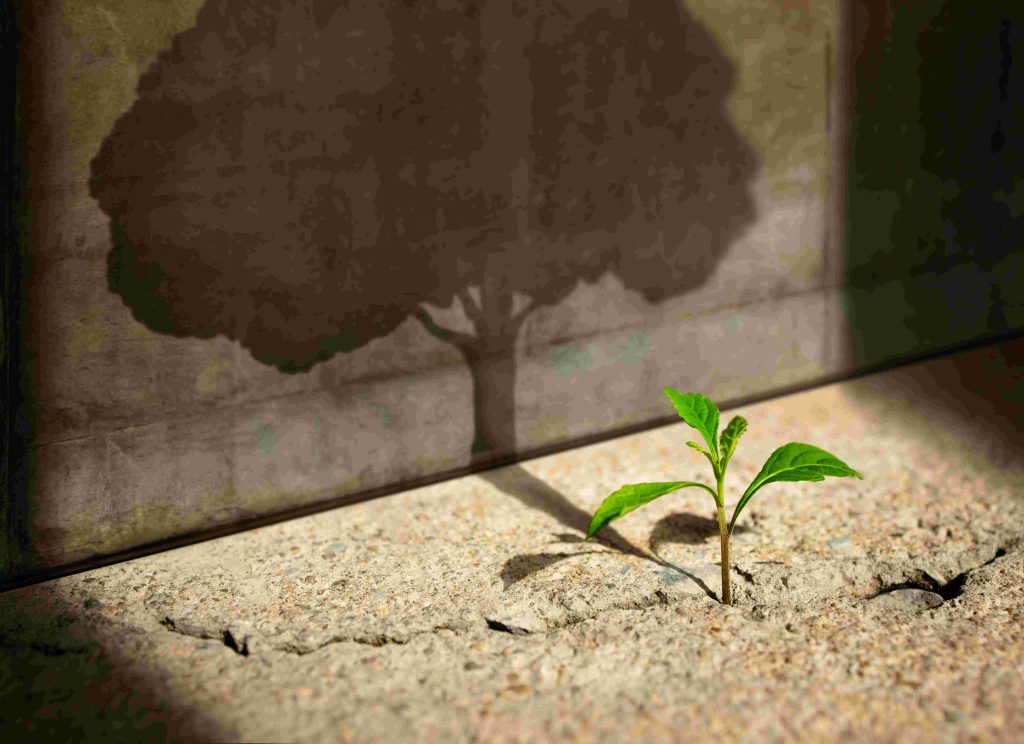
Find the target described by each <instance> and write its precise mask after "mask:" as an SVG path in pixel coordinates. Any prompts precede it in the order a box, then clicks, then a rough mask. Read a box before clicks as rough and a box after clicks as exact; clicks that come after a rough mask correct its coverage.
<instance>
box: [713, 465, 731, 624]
mask: <svg viewBox="0 0 1024 744" xmlns="http://www.w3.org/2000/svg"><path fill="white" fill-rule="evenodd" d="M722 480H723V479H722V478H721V477H719V478H718V498H717V499H716V502H717V503H718V531H719V533H720V534H721V536H722V604H727V605H731V604H732V588H731V587H730V586H729V527H728V524H727V523H726V521H725V493H724V490H725V489H724V484H723V483H722Z"/></svg>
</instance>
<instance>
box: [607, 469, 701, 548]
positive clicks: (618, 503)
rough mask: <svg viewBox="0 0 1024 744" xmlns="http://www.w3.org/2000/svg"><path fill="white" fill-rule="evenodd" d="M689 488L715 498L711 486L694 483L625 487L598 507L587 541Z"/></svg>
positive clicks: (637, 484) (641, 484) (678, 482)
mask: <svg viewBox="0 0 1024 744" xmlns="http://www.w3.org/2000/svg"><path fill="white" fill-rule="evenodd" d="M687 486H696V487H697V488H703V489H704V490H705V491H707V492H708V493H710V494H711V495H712V496H715V492H714V491H713V490H712V489H711V487H710V486H706V485H704V484H703V483H694V482H692V481H676V482H674V483H633V484H632V485H628V486H623V487H622V488H620V489H619V490H618V491H615V492H614V493H613V494H611V495H610V496H609V497H608V498H606V499H605V500H604V501H602V502H601V506H599V507H597V511H596V512H594V518H593V519H591V520H590V526H589V527H588V528H587V539H589V538H591V537H593V536H594V535H595V534H596V533H597V531H598V530H599V529H601V528H602V527H604V526H605V525H606V524H608V523H609V522H611V521H613V520H615V519H618V518H619V517H621V516H623V515H625V514H629V512H631V511H633V510H634V509H636V508H638V507H641V506H643V505H644V504H646V503H647V502H648V501H653V500H654V499H656V498H658V497H659V496H664V495H665V494H666V493H671V492H672V491H678V490H679V489H680V488H686V487H687Z"/></svg>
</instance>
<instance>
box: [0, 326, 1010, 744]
mask: <svg viewBox="0 0 1024 744" xmlns="http://www.w3.org/2000/svg"><path fill="white" fill-rule="evenodd" d="M1022 348H1024V345H1022V344H1021V342H1013V343H1005V344H1002V345H1000V346H993V347H987V348H983V349H976V350H973V351H969V352H964V353H961V354H958V355H954V356H952V357H944V358H939V359H933V360H930V361H926V362H922V363H918V364H914V365H909V366H905V367H901V368H898V369H893V370H889V371H886V372H882V373H878V374H875V375H870V376H866V377H862V378H859V379H856V380H852V381H847V382H842V383H838V384H833V385H828V386H824V387H819V388H816V389H813V390H810V391H806V392H801V393H797V394H793V395H788V396H783V397H779V398H775V399H773V400H770V401H767V402H762V403H758V404H754V405H748V406H742V407H739V408H736V409H732V410H729V411H726V412H723V424H724V422H725V421H727V420H728V418H729V417H731V416H732V415H734V414H741V415H743V416H745V417H746V418H747V419H748V420H749V422H750V428H749V430H748V431H747V433H746V434H745V435H744V437H743V438H742V439H741V441H740V443H739V447H738V449H737V452H736V455H735V457H734V459H733V462H732V465H731V467H730V473H729V475H728V479H727V487H728V489H729V491H728V494H729V495H728V496H727V502H730V503H733V502H735V500H736V498H737V496H738V495H739V494H740V493H741V492H742V489H743V488H744V487H745V486H746V484H747V483H748V482H749V481H750V480H751V479H752V478H753V476H754V475H755V474H756V473H757V472H758V470H759V469H760V466H761V464H762V463H763V462H764V460H765V458H766V457H767V456H768V454H769V453H770V452H771V451H772V450H773V449H775V447H777V446H778V445H780V444H783V443H785V442H788V441H802V442H809V443H812V444H816V445H818V446H821V447H824V448H825V449H827V450H829V451H830V452H832V453H834V454H835V455H837V456H838V457H840V458H841V459H843V460H844V461H845V462H847V463H849V464H850V465H851V466H852V467H854V468H856V469H857V470H859V471H860V472H862V473H863V474H864V476H865V479H864V480H863V481H859V480H855V479H852V478H844V479H838V478H837V479H828V480H827V481H825V482H823V483H776V484H772V485H770V486H768V487H766V488H765V489H764V490H762V491H761V492H759V493H758V494H757V496H756V497H755V498H754V499H753V501H752V502H751V504H750V506H749V507H748V508H747V510H746V511H745V512H744V514H743V516H742V517H741V519H740V523H739V524H740V527H739V528H738V529H737V533H736V535H735V536H734V540H733V544H732V556H731V563H732V579H733V592H734V597H735V604H734V605H733V606H731V607H726V606H724V605H722V604H720V603H719V602H718V601H717V598H716V597H717V594H718V592H719V576H720V566H719V563H718V561H719V545H718V534H717V523H716V521H715V519H714V514H715V511H714V503H713V502H712V500H711V498H710V496H708V495H707V494H706V493H704V492H702V491H699V490H697V489H688V490H683V491H680V492H677V493H673V494H670V495H668V496H665V497H663V498H661V499H658V500H656V501H653V502H651V503H650V504H648V505H646V506H644V507H643V508H641V509H639V510H637V511H635V512H633V513H631V514H629V515H628V516H626V517H624V518H622V519H621V520H619V521H617V522H615V523H614V524H613V526H612V528H610V529H606V530H605V531H604V532H603V533H601V538H600V539H597V540H591V541H589V542H584V541H583V536H584V533H585V530H586V526H587V523H588V521H589V517H590V514H591V513H592V512H593V511H594V509H596V508H597V506H598V504H599V503H600V502H601V501H602V499H603V498H604V497H605V496H606V495H607V494H609V493H610V492H611V491H613V490H615V489H616V488H618V487H619V486H621V485H623V484H625V483H632V482H649V481H669V480H697V479H700V480H706V479H707V477H708V475H709V474H708V473H707V472H706V471H707V469H708V466H707V463H706V462H705V461H704V460H703V458H702V457H701V456H700V455H699V454H698V453H696V452H693V451H692V450H690V449H688V448H687V447H686V446H685V442H686V440H688V439H693V438H696V437H695V436H694V432H693V431H692V430H691V429H689V427H687V426H686V425H685V424H684V423H682V422H680V423H679V424H677V425H671V426H667V427H662V428H658V429H654V430H650V431H646V432H642V433H639V434H634V435H630V436H626V437H621V438H618V439H614V440H610V441H605V442H602V443H599V444H595V445H591V446H586V447H581V448H577V449H573V450H570V451H567V452H563V453H560V454H556V455H551V456H547V457H544V458H540V459H535V460H530V461H527V462H523V463H520V464H518V465H512V466H509V467H505V468H502V469H498V470H492V471H489V472H486V473H482V474H479V475H473V476H467V477H463V478H459V479H456V480H451V481H447V482H444V483H439V484H436V485H432V486H429V487H425V488H420V489H416V490H411V491H406V492H403V493H399V494H396V495H394V496H390V497H386V498H382V499H377V500H374V501H371V502H367V503H362V504H359V505H356V506H351V507H347V508H343V509H337V510H334V511H329V512H324V513H320V514H316V515H314V516H310V517H306V518H302V519H296V520H293V521H289V522H285V523H280V524H276V525H272V526H269V527H265V528H261V529H257V530H253V531H249V532H244V533H240V534H236V535H233V536H230V537H225V538H221V539H217V540H212V541H208V542H204V543H201V544H197V545H193V546H190V547H186V548H181V549H178V550H172V551H168V552H165V553H161V554H158V555H152V556H149V557H145V558H140V559H137V560H132V561H128V562H124V563H119V564H116V565H112V566H108V567H106V568H102V569H98V570H94V571H89V572H86V573H81V574H77V575H74V576H68V577H65V578H61V579H57V580H54V581H49V582H45V583H42V584H37V585H34V586H30V587H26V588H22V589H18V590H14V591H10V592H7V593H5V594H3V595H0V644H2V646H3V654H2V655H0V700H2V701H3V703H2V706H0V740H3V741H19V740H20V741H40V740H47V739H61V740H76V741H83V740H96V741H122V740H123V741H139V740H155V741H163V740H184V741H194V740H201V741H289V742H291V741H295V742H321V741H323V742H396V741H425V742H471V741H472V742H475V741H487V742H546V741H550V742H563V741H602V742H604V741H607V742H618V741H629V742H633V741H637V742H643V741H651V742H659V741H739V742H743V741H750V742H759V743H760V742H783V741H844V742H845V741H851V742H886V741H899V742H961V741H997V742H1004V741H1005V742H1019V741H1022V740H1024V703H1022V701H1024V550H1022V546H1021V536H1022V535H1024V457H1022V456H1021V454H1022V451H1024V438H1022V435H1021V433H1020V432H1021V415H1020V414H1021V410H1022V407H1024V374H1022V372H1021V371H1020V370H1021V369H1022V364H1021V362H1022V360H1024V353H1022ZM666 405H669V404H668V402H667V401H666ZM669 410H671V409H669Z"/></svg>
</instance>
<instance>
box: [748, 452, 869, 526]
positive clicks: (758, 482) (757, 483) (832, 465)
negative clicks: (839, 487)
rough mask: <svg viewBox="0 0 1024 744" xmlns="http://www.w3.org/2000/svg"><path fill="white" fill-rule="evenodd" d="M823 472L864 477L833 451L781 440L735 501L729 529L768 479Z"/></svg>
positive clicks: (817, 477) (806, 477) (815, 476)
mask: <svg viewBox="0 0 1024 744" xmlns="http://www.w3.org/2000/svg"><path fill="white" fill-rule="evenodd" d="M826 475H832V476H835V477H838V478H845V477H847V476H855V477H857V478H860V479H861V480H864V476H863V475H861V474H860V473H858V472H857V471H856V470H854V469H853V468H851V467H850V466H849V465H847V464H846V463H845V462H843V461H842V460H840V459H839V458H838V457H836V456H835V455H830V454H829V453H828V452H826V451H825V450H823V449H819V448H818V447H814V446H812V445H810V444H802V443H801V442H790V443H789V444H784V445H782V446H781V447H779V448H778V449H777V450H775V451H774V452H772V454H771V456H770V457H769V458H768V460H767V461H766V462H765V464H764V467H762V468H761V472H760V473H758V474H757V477H756V478H754V480H753V481H751V483H750V485H749V486H747V490H746V491H744V492H743V495H742V496H741V497H740V500H739V502H738V503H737V504H736V511H734V512H733V514H732V520H731V521H730V523H729V531H730V532H732V528H733V526H734V525H735V524H736V519H737V518H738V517H739V516H740V512H742V511H743V507H745V506H746V505H747V502H748V501H750V499H751V497H752V496H753V495H754V494H755V493H757V492H758V491H759V490H760V489H761V488H763V487H764V486H767V485H768V484H769V483H776V482H779V481H821V480H825V476H826Z"/></svg>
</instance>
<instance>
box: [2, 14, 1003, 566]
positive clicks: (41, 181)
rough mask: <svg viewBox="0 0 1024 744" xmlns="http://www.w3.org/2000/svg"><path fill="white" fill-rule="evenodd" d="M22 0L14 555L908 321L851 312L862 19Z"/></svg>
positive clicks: (81, 545)
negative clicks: (860, 328) (854, 325)
mask: <svg viewBox="0 0 1024 744" xmlns="http://www.w3.org/2000/svg"><path fill="white" fill-rule="evenodd" d="M27 5H28V6H29V7H26V8H24V9H23V10H22V17H21V19H20V23H19V25H20V28H21V29H22V37H21V43H20V54H21V65H20V68H19V70H20V76H21V78H20V91H21V95H22V98H21V103H20V111H21V112H22V114H23V118H22V124H23V127H22V129H21V132H22V140H21V143H20V145H19V148H20V149H19V152H20V153H21V154H22V157H23V160H24V166H25V171H24V178H23V181H22V185H23V194H22V201H21V212H20V214H21V217H22V222H21V227H22V232H21V236H20V243H21V249H22V250H21V252H20V253H19V254H18V255H19V258H18V260H17V261H16V262H15V265H14V269H13V270H14V271H16V273H17V279H18V283H17V288H18V290H19V292H16V293H15V294H14V296H13V298H11V301H10V302H9V307H11V308H13V312H14V314H15V315H16V319H17V323H16V324H15V325H16V329H15V330H16V331H17V334H16V335H15V336H14V337H12V338H13V339H14V341H16V345H14V346H13V347H12V355H9V357H8V359H9V360H10V365H11V369H12V370H13V372H14V378H13V381H12V383H11V389H12V395H13V396H14V399H15V400H16V402H17V404H18V405H17V411H16V413H17V414H18V415H17V418H16V421H15V424H16V425H15V426H14V431H15V435H16V436H15V442H14V445H15V446H14V447H13V450H12V451H13V453H14V455H15V456H17V460H16V461H14V460H12V462H14V465H13V469H12V473H11V476H10V478H11V484H10V488H9V499H8V502H7V509H6V514H5V516H6V518H7V519H8V525H7V529H8V535H9V538H8V547H7V550H6V551H5V553H6V555H5V558H6V560H7V565H6V567H5V569H4V571H5V573H6V575H7V576H8V577H18V576H27V575H30V574H32V573H33V572H38V571H40V570H43V569H45V568H47V567H54V566H66V565H69V564H74V563H76V562H81V561H88V560H92V559H96V558H97V557H102V556H109V555H113V554H120V553H123V552H124V551H126V550H131V549H134V548H138V547H139V546H147V545H149V546H152V545H155V544H158V543H160V542H161V541H165V540H168V539H176V538H182V537H188V536H190V535H197V534H201V533H209V532H210V531H211V530H217V529H227V528H231V527H232V526H237V525H239V524H243V523H246V522H247V521H249V522H251V520H254V519H260V518H265V517H270V516H273V515H279V514H283V513H287V512H288V511H289V510H296V509H303V508H315V507H317V506H322V505H325V504H330V503H339V501H343V500H345V499H348V498H358V497H361V496H365V495H368V494H373V493H376V492H380V491H381V490H387V489H394V488H398V487H401V486H402V485H406V484H411V483H415V482H420V481H422V480H423V479H429V478H433V477H438V476H441V475H443V474H445V473H448V472H454V471H458V470H461V469H465V468H467V467H479V466H485V465H487V464H489V463H493V462H497V461H500V460H503V459H507V458H509V457H512V456H515V455H516V454H517V453H518V454H529V453H531V452H536V451H540V450H543V449H545V448H551V447H561V446H567V445H569V444H571V443H572V442H574V441H580V440H581V439H585V438H588V437H593V436H600V435H606V434H609V433H611V432H615V431H619V430H623V429H625V428H628V427H635V426H640V425H644V424H650V423H655V422H657V421H659V420H664V419H665V417H666V414H668V413H669V412H670V409H669V408H668V407H667V403H666V401H665V400H664V398H663V396H662V394H661V389H662V388H663V387H665V386H672V387H677V388H681V389H683V390H692V391H700V392H703V393H705V394H707V395H709V396H711V397H713V398H714V399H716V400H718V401H720V402H722V403H726V404H727V403H728V402H729V401H735V400H738V399H741V398H744V397H750V396H758V395H765V394H769V393H771V392H772V391H777V390H781V389H784V388H788V387H793V386H800V385H807V384H810V383H813V382H815V381H817V380H822V379H825V378H828V377H832V376H835V375H838V374H843V373H847V372H850V371H852V370H854V369H856V368H858V367H863V366H869V365H871V364H873V363H876V362H878V361H879V360H884V359H889V358H894V357H898V356H900V355H904V356H905V355H910V354H913V353H914V352H915V351H916V350H918V348H919V347H922V346H924V345H926V344H923V343H922V341H921V337H920V334H918V336H915V335H914V333H913V332H911V333H910V335H903V336H899V337H898V338H897V340H895V341H893V342H892V343H891V344H888V345H887V346H885V349H884V351H878V350H876V349H875V348H874V347H871V346H870V344H867V343H866V342H864V341H863V339H864V338H866V337H868V336H870V337H872V338H873V337H874V334H867V335H865V334H863V333H859V332H857V333H851V331H850V324H851V318H855V319H856V322H858V323H860V322H861V320H862V319H863V318H864V317H865V315H864V313H865V312H876V313H877V312H883V313H884V307H885V306H884V305H880V304H873V300H872V299H871V297H869V296H868V295H870V294H871V292H872V291H873V290H872V287H873V286H874V283H875V281H876V280H873V279H872V280H867V281H861V282H859V283H857V284H856V285H854V284H850V283H848V282H847V272H846V269H845V267H844V250H843V245H842V243H841V241H840V238H841V237H843V236H844V235H845V238H846V250H845V259H846V260H850V259H851V257H852V258H853V259H854V261H853V262H854V263H855V264H856V265H857V266H860V265H861V264H862V263H864V262H863V261H861V260H860V256H861V255H862V252H859V251H860V249H859V248H857V247H856V246H861V245H862V244H863V243H864V242H865V241H867V240H868V238H866V237H865V236H862V235H860V234H859V233H857V231H856V229H854V228H853V227H847V229H846V230H845V233H844V227H843V226H844V224H848V223H844V222H843V221H842V215H843V211H844V209H848V210H849V211H851V212H852V213H854V214H858V215H859V214H860V213H861V212H860V210H862V209H864V208H865V207H864V204H867V203H874V202H871V199H872V198H874V197H872V196H870V195H867V191H866V189H871V188H875V187H873V186H868V185H867V184H865V183H862V182H861V181H857V180H856V179H854V178H852V177H851V188H850V189H849V193H850V194H851V196H850V197H849V198H848V199H846V198H845V197H844V196H843V195H844V194H846V193H847V189H845V188H844V186H845V179H846V177H847V169H846V160H847V158H846V147H847V145H848V143H851V142H852V143H862V142H863V140H862V139H858V138H857V136H859V135H857V133H858V132H859V131H860V129H861V128H863V127H865V126H866V124H865V121H866V119H864V118H863V117H864V116H868V114H867V113H865V114H863V116H862V117H861V118H855V119H853V121H854V122H855V127H854V130H855V133H854V134H855V135H857V136H851V137H847V133H848V131H847V124H848V122H849V121H850V119H849V117H848V115H847V113H846V112H845V109H844V108H843V106H844V101H845V100H847V99H846V98H845V97H844V80H845V78H844V73H843V71H844V69H846V63H847V60H848V59H850V58H851V57H856V55H857V54H860V55H864V54H869V52H865V51H864V49H865V46H864V45H865V42H864V38H867V37H865V36H864V34H865V33H867V35H868V37H870V38H874V36H871V35H872V34H874V35H875V36H877V34H878V31H877V28H876V27H875V26H874V25H872V24H875V23H876V21H877V19H876V18H875V17H874V15H873V13H872V12H869V11H868V9H867V8H866V6H860V5H857V4H853V5H850V6H840V4H839V2H838V0H791V1H780V2H767V3H748V2H724V1H723V0H686V1H685V2H683V3H682V4H679V3H678V2H677V1H676V0H656V1H652V0H645V2H643V3H640V2H635V1H633V2H627V1H626V0H600V1H599V2H594V3H587V4H585V7H583V6H581V5H580V4H578V3H561V2H556V1H555V0H550V1H549V2H543V3H525V2H523V3H508V4H501V5H499V4H496V3H488V2H470V0H432V1H429V2H422V3H417V4H404V3H398V2H395V3H368V2H367V3H363V2H356V1H355V0H353V1H352V2H348V3H335V2H328V0H287V1H286V2H261V1H259V0H206V1H205V2H202V1H201V0H175V1H169V0H131V2H129V1H128V0H103V2H100V1H99V0H39V1H38V2H33V3H31V4H27ZM876 5H877V4H876ZM937 7H938V4H936V8H937ZM890 12H891V9H890ZM934 12H935V9H933V11H932V13H933V15H934ZM925 15H927V14H925ZM868 27H870V29H868ZM864 29H868V31H866V32H865V31H864ZM854 32H857V33H861V36H860V37H856V36H855V35H854ZM880 38H883V39H884V41H883V43H882V44H881V46H878V45H876V47H875V51H874V52H870V54H875V55H878V54H882V55H883V56H885V55H886V54H890V53H889V52H887V51H885V49H886V47H885V44H888V43H890V42H893V39H891V38H889V37H886V36H885V34H884V32H883V33H882V37H880ZM1014 38H1016V37H1014ZM854 44H859V45H860V46H858V47H857V48H856V49H854V48H853V45H854ZM879 50H881V51H879ZM900 54H904V55H906V54H908V52H906V51H905V50H904V51H902V52H900ZM858 59H860V58H858ZM866 59H867V58H866V57H865V58H864V59H863V60H861V63H862V64H869V63H868V62H866V61H865V60H866ZM872 59H873V58H872ZM901 59H902V58H901ZM893 64H896V65H902V64H905V61H899V60H897V62H893ZM858 74H860V73H858ZM909 74H910V73H908V75H909ZM851 80H852V81H854V82H858V83H862V81H861V78H860V77H856V76H854V77H853V78H851ZM908 84H909V83H908ZM858 100H859V99H858ZM869 109H870V107H867V106H865V112H867V111H868V110H869ZM870 110H875V109H870ZM880 115H883V116H891V115H890V114H888V113H886V114H880ZM851 146H852V145H851ZM884 159H885V158H884V156H882V160H884ZM853 161H856V163H854V164H853V165H851V168H852V169H853V172H855V173H856V174H859V173H860V172H861V170H860V169H861V162H862V158H861V159H859V158H858V157H854V158H851V162H853ZM858 177H859V176H858ZM855 181H856V182H855ZM876 201H877V200H876ZM897 203H898V201H897ZM857 229H859V228H857ZM865 229H867V228H865ZM870 229H872V230H877V229H879V228H878V225H877V224H876V223H874V222H872V227H871V228H870ZM891 237H892V238H893V240H894V241H898V240H899V239H901V238H900V236H899V235H898V234H896V233H892V234H891ZM875 238H877V235H876V234H873V235H872V238H871V240H872V241H874V242H873V246H874V247H872V248H871V250H878V248H877V246H878V243H877V241H876V240H874V239H875ZM851 245H854V246H855V248H854V249H851V248H850V246H851ZM964 265H965V266H966V267H967V268H968V269H969V268H970V262H969V261H968V262H966V263H965V264H964ZM958 266H959V264H958ZM1014 266H1017V264H1014ZM899 268H900V271H899V272H892V273H891V274H890V275H888V276H887V282H888V283H882V284H881V285H880V289H879V292H880V294H879V295H878V296H879V297H881V298H887V297H890V296H891V295H892V293H893V292H897V293H898V291H899V288H900V287H905V286H909V283H912V282H913V281H916V280H910V279H908V276H909V274H908V272H906V271H904V270H903V268H904V267H899ZM990 274H991V272H990ZM939 291H943V290H941V289H940V290H939ZM947 291H948V288H947ZM887 293H888V294H887ZM871 296H873V295H871ZM866 297H867V299H865V298H866ZM19 298H20V299H19ZM851 298H852V299H851ZM1007 317H1008V320H1007V321H1006V325H1011V324H1012V325H1017V326H1019V325H1020V320H1019V319H1016V317H1014V318H1012V319H1010V318H1009V316H1007ZM990 320H991V319H990V318H987V317H986V318H980V319H975V320H972V321H971V322H969V323H967V324H966V325H964V326H963V327H958V328H957V329H956V330H953V331H950V332H949V333H947V334H945V335H943V336H942V339H941V340H942V342H943V343H951V342H955V341H962V340H966V339H969V338H975V337H978V336H981V335H984V334H986V333H988V332H989V331H990V330H991V329H992V324H991V323H990V322H989V321H990ZM937 324H938V325H939V326H941V327H946V325H948V324H947V323H944V322H943V321H941V320H939V321H938V322H937ZM869 327H870V324H869V323H867V322H865V323H864V328H869ZM997 330H1005V329H1004V328H1000V329H997ZM858 339H860V340H858ZM19 442H21V443H22V444H23V445H24V446H23V447H21V448H20V449H19V447H18V443H19ZM439 508H443V505H442V506H439Z"/></svg>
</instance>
